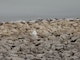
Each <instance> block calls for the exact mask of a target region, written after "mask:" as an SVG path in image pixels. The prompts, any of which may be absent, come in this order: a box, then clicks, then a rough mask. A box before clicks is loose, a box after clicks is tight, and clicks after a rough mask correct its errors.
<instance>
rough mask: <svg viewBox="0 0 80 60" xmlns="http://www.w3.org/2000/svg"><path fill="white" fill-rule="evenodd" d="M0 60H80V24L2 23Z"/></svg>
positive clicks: (60, 21)
mask: <svg viewBox="0 0 80 60" xmlns="http://www.w3.org/2000/svg"><path fill="white" fill-rule="evenodd" d="M0 60H80V21H79V19H78V20H74V19H48V20H44V19H39V20H37V21H14V22H3V23H0Z"/></svg>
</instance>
